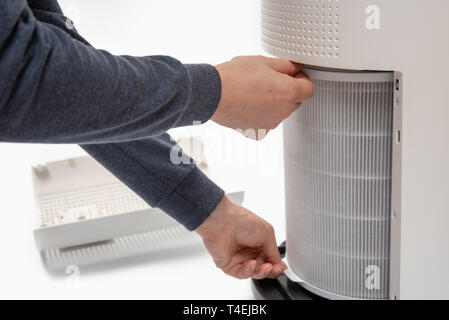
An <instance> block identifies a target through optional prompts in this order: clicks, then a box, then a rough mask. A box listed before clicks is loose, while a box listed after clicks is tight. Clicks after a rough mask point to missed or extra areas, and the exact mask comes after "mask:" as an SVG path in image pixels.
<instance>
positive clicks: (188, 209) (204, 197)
mask: <svg viewBox="0 0 449 320" xmlns="http://www.w3.org/2000/svg"><path fill="white" fill-rule="evenodd" d="M224 195H225V193H224V191H223V190H222V189H221V188H220V187H219V186H217V185H216V184H215V183H214V182H213V181H211V180H210V179H209V178H208V177H207V176H206V175H205V174H204V173H203V172H201V170H200V169H198V168H194V169H193V170H192V172H191V173H190V174H189V175H188V176H187V177H186V178H185V179H184V180H183V181H182V182H181V183H180V184H179V185H178V186H177V187H176V189H175V190H173V192H172V193H171V194H169V195H168V196H167V197H165V199H164V200H163V201H162V202H161V203H159V205H158V207H159V208H160V209H162V210H163V211H165V212H166V213H168V214H169V215H171V216H172V217H173V218H175V219H176V220H177V221H178V222H179V223H181V224H183V225H184V226H185V227H186V228H187V229H188V230H190V231H193V230H195V229H196V228H198V227H199V226H200V225H201V224H202V223H203V222H204V220H206V219H207V217H209V215H210V214H211V213H212V211H214V210H215V208H216V207H217V206H218V204H219V203H220V201H221V200H222V199H223V197H224Z"/></svg>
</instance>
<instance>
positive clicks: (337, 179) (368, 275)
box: [284, 72, 393, 299]
mask: <svg viewBox="0 0 449 320" xmlns="http://www.w3.org/2000/svg"><path fill="white" fill-rule="evenodd" d="M322 73H323V72H322ZM353 78H354V76H353V74H352V76H351V81H345V79H344V75H342V74H340V75H339V76H338V81H329V80H320V79H319V77H317V78H316V79H313V78H312V80H313V82H314V84H315V95H314V97H313V99H312V100H310V101H308V102H307V103H305V104H304V105H303V106H302V107H301V108H300V109H299V110H298V111H297V112H296V113H295V114H294V115H293V116H292V117H290V118H289V119H288V120H287V121H286V122H285V124H284V140H285V141H284V142H285V180H286V211H287V258H288V262H289V265H290V267H291V268H292V271H293V272H295V273H296V274H297V275H298V276H299V277H301V278H302V279H303V280H304V281H305V282H306V283H307V284H309V285H310V286H312V287H315V288H317V289H319V290H322V291H325V292H328V293H331V294H335V295H342V296H347V297H350V298H363V299H383V298H388V290H389V288H388V283H389V249H390V244H389V240H390V195H391V147H392V146H391V144H392V113H393V78H392V76H391V81H390V80H388V79H389V77H388V76H387V77H386V79H385V81H383V82H382V81H380V82H379V81H378V79H377V80H376V81H375V82H370V74H360V81H356V82H354V81H353ZM326 79H329V77H326Z"/></svg>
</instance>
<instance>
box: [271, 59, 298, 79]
mask: <svg viewBox="0 0 449 320" xmlns="http://www.w3.org/2000/svg"><path fill="white" fill-rule="evenodd" d="M266 59H267V60H266V61H267V64H268V66H269V67H270V68H271V69H273V70H274V71H277V72H279V73H283V74H286V75H289V76H291V77H294V76H296V75H297V74H298V73H299V72H300V71H301V70H302V68H303V65H302V64H300V63H296V62H292V61H289V60H286V59H278V58H266Z"/></svg>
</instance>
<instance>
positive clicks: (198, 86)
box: [177, 64, 221, 126]
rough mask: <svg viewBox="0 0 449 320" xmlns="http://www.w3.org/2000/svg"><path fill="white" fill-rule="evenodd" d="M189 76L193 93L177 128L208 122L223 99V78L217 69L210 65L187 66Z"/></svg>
mask: <svg viewBox="0 0 449 320" xmlns="http://www.w3.org/2000/svg"><path fill="white" fill-rule="evenodd" d="M184 66H185V68H186V69H187V72H188V74H189V78H190V84H191V92H190V97H189V100H188V103H187V107H186V109H185V110H184V113H183V115H182V116H181V119H180V120H179V122H178V123H177V126H188V125H192V124H193V123H194V122H201V123H205V122H207V121H208V120H209V119H210V118H211V117H212V116H213V115H214V113H215V111H216V110H217V107H218V104H219V103H220V99H221V78H220V74H219V73H218V71H217V69H215V67H213V66H211V65H209V64H185V65H184Z"/></svg>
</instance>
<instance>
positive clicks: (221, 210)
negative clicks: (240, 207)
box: [195, 196, 236, 239]
mask: <svg viewBox="0 0 449 320" xmlns="http://www.w3.org/2000/svg"><path fill="white" fill-rule="evenodd" d="M235 206H236V204H234V203H233V202H232V201H230V200H229V199H228V198H227V197H226V196H224V197H223V199H222V200H221V201H220V203H219V204H218V206H217V207H216V208H215V210H214V211H212V213H211V214H210V215H209V217H208V218H207V219H206V220H205V221H204V222H203V223H202V224H201V225H200V226H199V227H198V228H197V229H196V230H195V231H196V232H197V233H198V234H199V235H200V236H201V237H202V238H203V239H204V238H210V237H211V236H214V235H216V234H217V232H218V231H219V230H221V229H223V228H224V227H225V226H226V225H227V224H229V223H230V222H231V221H232V216H233V215H235V211H236V210H235V209H234V208H235Z"/></svg>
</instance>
